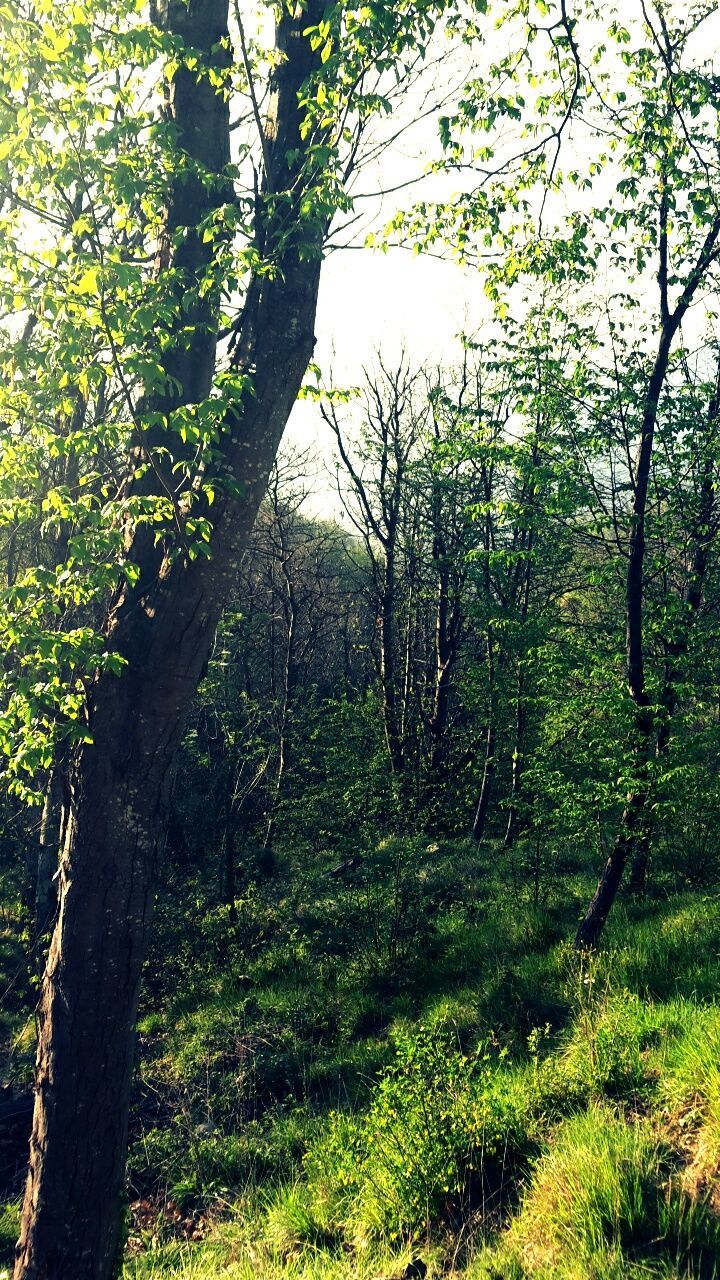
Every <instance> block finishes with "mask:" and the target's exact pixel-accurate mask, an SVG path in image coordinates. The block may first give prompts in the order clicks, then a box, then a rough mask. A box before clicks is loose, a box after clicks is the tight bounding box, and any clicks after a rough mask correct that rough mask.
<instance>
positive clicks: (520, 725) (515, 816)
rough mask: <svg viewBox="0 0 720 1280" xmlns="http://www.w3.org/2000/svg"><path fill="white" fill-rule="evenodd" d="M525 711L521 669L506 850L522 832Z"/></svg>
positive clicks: (516, 706) (520, 671)
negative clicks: (521, 804)
mask: <svg viewBox="0 0 720 1280" xmlns="http://www.w3.org/2000/svg"><path fill="white" fill-rule="evenodd" d="M526 724H527V710H526V707H525V681H524V679H523V669H522V667H520V669H519V670H518V682H517V700H516V703H515V747H514V750H513V756H512V778H511V781H510V808H509V810H508V820H507V827H506V828H505V840H504V842H503V844H504V847H505V848H506V849H511V848H512V846H513V845H514V843H515V841H516V839H517V837H518V835H519V834H520V832H521V830H522V826H523V824H522V822H521V819H520V813H519V805H520V802H521V798H522V779H523V752H524V749H525V730H526Z"/></svg>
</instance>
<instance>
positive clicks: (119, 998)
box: [14, 0, 322, 1280]
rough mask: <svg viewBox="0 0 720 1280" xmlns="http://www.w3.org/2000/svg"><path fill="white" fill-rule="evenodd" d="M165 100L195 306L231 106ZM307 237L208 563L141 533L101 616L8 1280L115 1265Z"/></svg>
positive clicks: (289, 45) (301, 345)
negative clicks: (170, 874) (167, 888)
mask: <svg viewBox="0 0 720 1280" xmlns="http://www.w3.org/2000/svg"><path fill="white" fill-rule="evenodd" d="M318 14H321V10H320V8H319V6H316V5H315V4H311V5H310V6H309V7H308V8H306V9H305V10H304V11H303V12H302V13H300V12H298V13H297V14H296V15H294V16H291V15H288V14H287V13H285V15H284V16H283V17H282V19H281V20H280V24H279V27H278V44H279V46H280V49H281V52H282V54H283V55H284V56H283V57H282V58H281V59H280V60H279V62H278V66H277V68H276V71H275V74H274V82H273V85H272V95H271V113H272V120H271V128H269V130H268V137H267V139H266V147H267V149H268V150H269V151H270V153H271V156H272V158H273V160H274V162H275V166H276V171H275V173H274V174H273V179H274V182H273V187H274V190H284V191H292V190H293V189H297V188H298V187H300V186H301V182H300V181H298V177H299V173H300V171H299V169H296V171H295V172H293V171H292V169H291V166H292V165H295V166H298V165H300V164H301V159H300V160H298V158H297V157H298V156H300V157H302V140H301V138H300V134H299V125H300V120H301V115H300V107H299V103H298V90H299V89H300V87H301V85H302V84H303V82H304V81H305V80H306V78H307V76H308V74H309V72H310V71H311V70H312V67H313V65H314V55H313V54H311V52H310V48H309V43H308V42H307V40H304V39H303V38H302V35H301V33H302V30H303V29H304V28H305V27H306V26H307V25H309V24H310V23H312V21H313V20H314V21H317V20H318V17H317V15H318ZM169 22H170V25H171V27H172V28H173V29H174V30H175V32H176V33H177V34H179V35H180V36H182V37H183V38H184V40H185V42H186V43H187V44H188V45H191V46H192V47H193V49H195V50H197V51H199V54H200V56H201V58H202V59H203V61H205V62H206V63H213V62H214V63H215V64H216V65H217V60H221V61H222V60H225V59H227V58H228V57H229V51H228V45H227V0H205V2H204V3H200V0H190V3H189V4H185V3H179V0H178V3H171V4H170V7H169ZM170 107H171V112H172V114H173V118H174V122H175V125H176V129H177V135H178V141H179V146H180V147H181V148H182V149H183V150H185V151H186V152H187V153H189V155H190V156H191V157H192V158H193V159H194V160H196V161H197V162H198V164H199V165H201V166H202V169H203V170H204V171H206V172H207V171H210V172H211V173H214V174H216V175H217V182H216V183H213V182H208V181H199V180H197V179H196V178H193V176H192V172H191V175H190V177H189V178H188V177H186V178H185V179H184V180H182V183H181V182H180V181H179V183H178V189H176V190H175V191H174V192H172V193H171V198H170V204H169V208H170V215H169V221H170V225H171V226H173V225H174V226H178V225H181V224H183V223H184V224H185V225H186V226H187V228H188V230H187V235H186V236H185V237H184V240H183V243H182V245H181V247H180V248H179V249H178V250H177V255H178V258H179V259H180V261H179V262H178V260H177V259H175V260H174V261H173V265H174V266H175V267H176V268H179V270H180V271H181V273H182V278H183V283H184V286H185V288H186V289H187V291H188V295H189V296H190V297H193V288H192V286H193V282H198V281H199V280H201V279H203V277H204V274H205V272H206V270H207V267H208V264H209V262H210V257H209V255H210V254H211V253H212V246H211V245H206V244H205V243H204V242H203V239H202V236H201V234H199V233H198V231H197V228H198V226H199V224H200V222H201V221H202V219H203V218H204V217H206V216H207V215H208V214H209V213H211V212H212V209H213V208H214V207H216V205H217V204H219V203H224V201H225V199H226V195H227V188H226V186H223V171H224V168H225V165H226V164H227V163H228V161H229V156H230V151H229V131H228V106H227V100H226V98H225V95H224V94H222V93H218V92H217V91H216V90H215V89H214V88H213V87H212V85H211V84H210V81H209V78H208V77H205V76H202V77H200V78H198V76H197V73H196V72H190V71H188V70H185V69H182V68H181V70H180V71H179V72H178V73H177V75H176V77H175V80H174V82H173V85H172V86H171V95H170ZM313 234H314V235H316V237H318V242H317V243H315V244H314V245H312V246H310V251H308V236H309V235H310V233H309V232H308V231H307V230H306V231H305V241H304V244H303V245H302V246H299V244H298V240H297V239H293V237H292V236H290V237H287V236H286V238H285V239H284V240H283V242H282V250H281V257H280V260H279V270H278V272H277V274H276V275H274V276H273V277H272V278H271V279H269V278H268V277H267V276H265V277H262V278H257V279H253V280H252V281H251V282H250V284H249V290H248V302H247V305H246V308H245V313H244V316H243V321H242V325H241V328H240V331H239V337H238V343H237V349H236V352H237V353H236V363H237V364H238V365H239V366H240V367H241V369H245V370H247V371H248V372H250V371H251V372H252V382H253V394H252V396H246V397H245V398H244V399H243V401H242V402H241V403H240V404H239V405H238V406H237V407H236V409H235V411H234V412H233V413H231V414H230V415H229V421H228V429H227V433H226V436H225V437H224V439H223V445H224V452H223V458H222V464H223V466H224V468H225V469H226V471H227V470H230V472H231V473H232V475H233V477H234V479H235V480H236V482H237V489H234V490H233V492H234V493H235V492H237V493H239V494H240V496H233V497H231V496H227V497H224V498H218V500H217V501H216V504H215V506H213V508H212V518H213V533H212V558H211V559H209V560H206V559H204V558H198V559H195V560H192V559H186V558H184V557H182V556H180V555H177V554H176V553H175V549H174V548H168V547H167V546H165V547H163V546H162V545H159V546H155V545H154V538H152V537H148V536H147V535H145V534H143V533H142V532H139V533H138V534H137V535H136V537H135V539H134V543H133V546H132V547H131V548H130V558H131V559H133V560H134V561H135V563H136V564H138V566H139V568H140V579H139V582H138V583H137V584H136V585H135V586H134V587H129V586H125V587H123V588H122V589H121V590H119V592H118V594H117V597H116V599H115V601H114V603H113V606H112V609H111V611H110V614H109V618H108V623H107V628H106V644H107V646H108V647H109V648H110V649H111V650H112V651H114V652H116V653H118V654H120V655H122V657H123V658H124V659H125V661H126V664H127V665H126V668H125V670H124V673H123V675H122V676H121V677H120V678H117V677H114V676H111V675H103V676H101V677H99V678H98V679H97V680H96V681H95V683H94V684H93V686H92V687H91V689H90V691H89V693H88V698H87V707H86V716H87V723H88V728H89V730H90V733H91V735H92V742H91V743H90V744H89V745H84V746H83V747H82V748H81V749H79V751H78V752H77V754H76V756H75V758H74V760H73V761H72V764H71V768H70V776H69V785H70V812H69V816H68V821H67V827H66V833H65V840H64V848H63V855H62V861H61V872H60V894H59V898H60V905H59V916H58V921H57V924H56V927H55V931H54V934H53V938H52V943H51V947H50V955H49V959H48V966H47V971H46V976H45V979H44V982H43V987H42V993H41V997H40V1004H39V1011H38V1031H39V1045H38V1058H37V1069H36V1098H35V1113H34V1121H33V1134H32V1139H31V1150H30V1170H29V1176H28V1183H27V1188H26V1194H25V1202H24V1207H23V1214H22V1224H21V1235H20V1241H19V1243H18V1248H17V1255H16V1266H15V1272H14V1276H15V1280H110V1278H111V1277H112V1276H114V1275H115V1274H117V1271H118V1269H119V1265H120V1249H121V1220H122V1197H123V1178H124V1162H125V1153H126V1144H127V1123H128V1104H129V1095H130V1085H131V1073H132V1061H133V1027H134V1021H135V1014H136V1008H137V999H138V987H139V981H140V973H141V968H142V964H143V959H144V955H145V950H146V942H147V935H148V927H149V923H150V916H151V910H152V901H153V892H154V885H155V877H156V869H157V862H158V856H159V852H160V847H161V843H162V837H163V830H164V821H165V811H166V806H167V802H168V798H169V791H170V785H171V779H172V771H173V762H174V757H175V752H176V749H177V745H178V742H179V740H180V736H181V734H182V730H183V726H184V721H185V716H186V714H187V710H188V707H189V704H190V701H191V698H192V696H193V694H194V692H195V689H196V687H197V684H198V682H199V680H200V678H201V675H202V672H203V668H204V666H205V663H206V660H207V657H208V654H209V651H210V646H211V643H212V638H213V634H214V630H215V626H216V623H217V620H218V617H219V615H220V612H221V609H222V605H223V602H224V600H225V599H227V598H228V597H229V595H230V593H231V589H232V586H233V584H234V578H235V573H236V570H237V566H238V562H239V557H240V555H241V553H242V550H243V547H244V545H245V543H246V541H247V538H248V535H249V532H250V529H251V527H252V524H253V521H254V518H255V514H256V511H257V507H258V504H259V502H260V498H261V496H262V493H263V490H264V488H265V484H266V481H267V476H268V473H269V470H270V467H271V464H272V461H273V458H274V454H275V451H276V448H277V445H278V443H279V440H280V437H281V435H282V432H283V429H284V427H285V424H286V421H287V418H288V416H289V413H290V410H291V408H292V405H293V403H294V400H295V398H296V395H297V392H298V390H299V387H300V383H301V380H302V377H303V374H304V372H305V369H306V366H307V362H308V360H309V358H310V355H311V353H312V348H313V343H314V337H313V329H314V318H315V308H316V300H317V287H318V281H319V272H320V243H319V241H320V239H321V237H322V230H321V229H320V228H318V229H317V230H316V231H315V232H314V233H313ZM301 250H302V251H301ZM201 309H202V310H203V312H204V314H203V315H202V316H198V314H197V311H200V310H201ZM197 311H196V313H195V314H194V315H193V321H194V327H193V331H192V336H191V337H190V339H187V337H185V338H183V339H180V338H179V340H178V344H177V347H176V350H175V351H174V352H172V353H171V355H170V357H169V360H168V364H170V363H172V364H173V366H174V370H175V372H174V374H173V376H174V377H177V380H178V383H179V385H180V386H181V388H182V390H181V392H179V393H178V395H177V398H176V400H175V404H181V403H191V402H193V401H196V400H200V399H203V398H204V397H205V396H207V394H208V393H209V390H210V387H211V384H212V378H213V373H214V365H215V353H216V344H217V317H216V316H212V315H209V314H208V313H207V310H206V309H205V306H204V304H203V305H202V308H201V306H200V305H198V308H197ZM186 326H187V315H185V316H184V317H183V321H182V327H183V328H185V330H186ZM186 332H187V330H186ZM151 407H155V406H151ZM146 483H147V480H146Z"/></svg>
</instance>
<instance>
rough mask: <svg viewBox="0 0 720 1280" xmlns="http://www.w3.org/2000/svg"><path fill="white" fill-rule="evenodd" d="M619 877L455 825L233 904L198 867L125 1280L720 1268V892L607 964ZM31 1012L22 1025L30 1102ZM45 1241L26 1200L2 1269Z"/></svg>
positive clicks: (9, 1222)
mask: <svg viewBox="0 0 720 1280" xmlns="http://www.w3.org/2000/svg"><path fill="white" fill-rule="evenodd" d="M353 863H354V864H355V865H353ZM658 879H660V877H658ZM590 883H591V882H590V879H589V877H588V875H587V873H586V872H584V871H583V869H582V867H578V866H577V865H574V863H573V860H572V859H571V858H566V859H564V860H563V858H562V857H560V856H559V855H553V858H552V859H551V860H550V862H549V863H547V864H546V863H545V862H544V861H543V860H538V859H537V851H536V850H533V849H530V848H524V847H523V846H522V845H521V846H520V847H518V848H517V849H515V850H514V851H513V852H512V853H501V852H500V851H499V850H498V849H495V848H492V847H489V846H488V847H484V848H483V849H480V850H472V849H470V848H469V847H468V845H467V843H465V842H434V841H430V840H428V839H427V838H426V839H420V840H418V839H400V838H397V839H389V840H386V841H384V842H382V843H381V844H380V846H379V848H377V849H367V850H364V851H363V856H362V858H361V860H359V861H357V862H356V860H355V859H353V860H352V863H351V862H348V863H347V864H346V865H343V864H340V865H339V866H338V865H337V862H334V861H333V860H332V858H331V857H330V855H329V854H324V853H322V852H317V851H312V850H304V851H301V852H299V853H296V854H295V856H294V857H292V858H290V857H288V858H285V859H283V858H279V859H278V863H277V866H276V868H275V871H274V873H273V874H272V875H269V876H266V877H264V878H262V879H260V880H258V881H257V882H256V883H254V884H248V886H247V888H246V889H245V890H244V891H243V893H242V896H241V897H240V898H239V899H238V900H237V903H236V910H235V912H234V913H232V912H230V910H229V909H228V908H227V907H218V906H212V905H211V904H210V902H209V900H208V897H207V888H206V887H205V886H203V884H202V883H201V881H200V879H199V878H198V881H197V884H195V883H194V882H193V879H192V875H191V874H190V873H189V872H185V873H184V874H183V876H180V875H179V873H177V872H176V873H174V876H173V878H172V879H171V881H170V882H169V883H168V884H167V885H166V886H165V890H164V892H163V895H162V898H161V903H160V906H159V911H158V920H157V928H156V933H155V941H154V945H153V954H152V955H151V957H150V960H149V964H148V978H147V982H146V988H145V993H144V998H143V1009H142V1017H141V1022H140V1030H139V1049H140V1069H139V1078H138V1084H137V1088H136V1093H135V1100H134V1105H133V1116H132V1144H131V1155H130V1187H131V1190H130V1199H129V1211H128V1242H127V1260H126V1266H125V1277H126V1280H170V1278H171V1277H174V1278H176V1280H211V1278H214V1277H227V1280H250V1277H253V1280H255V1278H256V1277H262V1278H265V1277H266V1278H267V1280H351V1278H352V1280H372V1278H374V1277H388V1278H390V1277H393V1278H395V1277H397V1278H398V1280H399V1278H400V1277H403V1276H405V1277H407V1280H416V1278H420V1280H422V1277H423V1276H425V1275H427V1280H432V1278H433V1277H439V1276H455V1277H458V1278H459V1277H463V1280H480V1278H481V1277H483V1278H486V1280H491V1278H494V1280H513V1278H514V1280H521V1278H528V1280H530V1278H532V1280H550V1278H551V1277H553V1278H554V1277H558V1280H626V1278H627V1280H632V1278H636V1280H639V1278H640V1277H656V1278H661V1277H662V1278H663V1280H670V1278H671V1277H674V1278H676V1280H713V1278H714V1277H717V1276H720V1007H719V1006H718V1005H717V1004H716V1003H715V1001H716V997H717V992H718V984H719V980H720V901H719V900H718V897H717V895H716V893H715V892H714V891H711V890H710V889H709V888H705V889H687V888H684V889H678V888H677V887H671V883H670V877H669V876H668V878H667V883H665V884H664V885H658V884H656V887H655V890H654V892H653V895H652V896H650V897H649V898H646V899H644V900H643V901H642V902H633V901H631V900H630V899H629V898H627V897H626V898H625V899H624V900H623V901H622V902H620V903H619V904H618V906H617V908H616V910H615V912H614V915H613V917H612V919H611V922H610V924H609V926H608V929H607V932H606V936H605V938H604V945H603V950H602V952H601V953H600V954H599V955H598V956H597V957H596V958H595V959H593V960H592V961H590V962H588V961H587V960H581V959H580V958H579V957H578V956H577V955H576V954H575V953H574V952H573V951H572V948H571V946H570V945H569V940H570V939H571V938H572V935H573V928H574V924H575V922H576V921H577V918H578V915H579V912H580V910H581V907H582V905H583V903H584V902H585V901H586V900H587V896H588V892H589V889H590ZM0 925H2V931H1V932H2V936H1V937H0V956H1V957H2V962H3V969H4V971H5V974H6V975H11V973H12V971H13V964H14V963H15V961H16V959H17V955H16V950H15V949H16V948H17V947H18V946H19V941H18V938H17V936H16V934H17V930H16V928H15V925H14V918H13V915H12V912H8V913H7V914H6V916H5V917H4V919H3V921H0ZM14 929H15V932H14ZM178 939H179V942H178ZM6 985H7V983H6V981H4V982H3V988H5V986H6ZM30 999H31V988H30V987H29V986H28V987H27V989H26V990H25V992H24V993H23V990H22V983H20V984H19V985H18V986H17V987H16V988H15V995H14V997H13V1000H10V1001H9V1002H7V1003H6V1006H5V1012H4V1014H3V1018H4V1021H5V1028H4V1029H5V1030H6V1031H7V1032H8V1034H9V1036H10V1038H11V1040H12V1046H13V1047H12V1052H11V1054H10V1057H9V1059H8V1063H9V1066H8V1070H7V1072H6V1075H8V1076H10V1077H12V1079H13V1081H14V1087H15V1088H16V1089H17V1088H18V1087H19V1086H20V1085H21V1084H22V1082H23V1081H25V1082H27V1081H28V1080H29V1078H30V1071H31V1056H32V1030H31V1028H32V1018H31V1017H30V1019H29V1021H28V1016H29V1015H28V1001H29V1000H30ZM13 1001H14V1003H13ZM13 1200H14V1197H13ZM16 1226H17V1206H16V1203H14V1202H9V1203H8V1206H7V1208H6V1210H5V1213H4V1215H0V1246H2V1247H3V1248H4V1249H5V1259H0V1268H1V1267H2V1262H3V1260H7V1261H8V1263H9V1250H10V1248H11V1244H12V1240H13V1238H14V1234H15V1230H16ZM2 1274H3V1273H2V1270H1V1269H0V1275H2Z"/></svg>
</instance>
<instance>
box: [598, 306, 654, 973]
mask: <svg viewBox="0 0 720 1280" xmlns="http://www.w3.org/2000/svg"><path fill="white" fill-rule="evenodd" d="M671 337H672V335H671V334H669V333H668V332H666V331H663V334H662V337H661V341H660V347H659V350H658V354H657V357H656V360H655V365H654V368H653V372H652V376H651V378H650V382H649V386H648V391H647V395H646V397H645V405H644V410H643V422H642V434H641V437H640V446H639V449H638V455H637V463H636V466H635V490H634V494H633V510H632V518H631V522H630V530H629V533H628V568H627V577H626V583H625V638H626V670H627V683H628V690H629V693H630V697H631V698H632V701H633V704H634V725H633V728H634V739H633V744H632V753H633V772H634V779H635V781H634V786H633V789H632V791H631V793H630V794H629V795H628V798H627V801H626V804H625V808H624V810H623V815H622V819H621V823H620V831H619V833H618V836H617V839H616V840H615V843H614V845H613V848H612V850H611V852H610V855H609V857H608V859H607V862H606V863H605V866H604V868H603V872H602V875H601V876H600V880H599V882H598V886H597V889H596V890H595V894H594V896H593V898H592V900H591V902H590V905H589V906H588V909H587V911H586V913H585V916H584V918H583V920H582V922H581V924H580V927H579V929H578V931H577V934H576V936H575V946H576V947H577V948H579V949H583V948H585V949H587V948H592V947H594V946H595V945H596V944H597V941H598V938H599V937H600V934H601V932H602V930H603V928H604V925H605V921H606V920H607V917H608V913H609V911H610V908H611V907H612V904H613V902H614V901H615V896H616V894H617V891H618V889H619V887H620V882H621V880H622V877H623V872H624V870H625V865H626V863H627V861H628V858H629V857H633V856H635V853H636V850H637V849H638V847H640V846H642V848H643V849H644V847H645V844H646V842H647V838H648V832H647V816H648V815H647V800H648V787H649V779H648V769H649V758H650V749H651V740H652V732H653V716H652V712H651V709H650V705H649V699H648V695H647V690H646V688H645V662H644V652H643V606H644V573H645V512H646V507H647V494H648V485H649V482H650V467H651V462H652V450H653V441H654V436H655V424H656V421H657V412H658V401H659V399H660V392H661V390H662V386H663V383H664V381H665V374H666V372H667V366H668V359H669V355H670V342H671Z"/></svg>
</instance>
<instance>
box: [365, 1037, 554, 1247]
mask: <svg viewBox="0 0 720 1280" xmlns="http://www.w3.org/2000/svg"><path fill="white" fill-rule="evenodd" d="M503 1065H504V1064H503V1063H502V1062H501V1063H498V1061H497V1055H492V1054H491V1053H490V1052H489V1051H488V1049H487V1048H486V1047H485V1046H480V1047H479V1048H477V1049H476V1050H475V1051H474V1052H471V1053H467V1054H465V1053H462V1052H461V1051H460V1049H459V1048H458V1046H457V1042H456V1041H453V1037H452V1035H451V1033H450V1032H448V1031H447V1030H436V1031H432V1032H431V1031H428V1030H426V1029H424V1028H420V1030H419V1031H418V1032H417V1033H415V1034H411V1033H409V1032H400V1033H398V1034H397V1042H396V1058H395V1061H394V1063H393V1064H392V1065H391V1066H390V1067H389V1068H387V1069H386V1071H385V1072H384V1074H383V1076H382V1077H381V1079H380V1081H379V1084H378V1086H377V1088H376V1090H375V1093H374V1096H373V1099H372V1103H371V1106H370V1108H369V1110H368V1112H367V1114H366V1115H365V1117H364V1118H363V1120H362V1122H361V1124H360V1125H359V1127H358V1128H357V1129H356V1131H355V1133H354V1134H349V1133H347V1132H346V1133H345V1134H343V1135H342V1141H343V1142H344V1145H345V1150H346V1151H348V1152H351V1157H350V1158H351V1159H352V1161H354V1163H355V1166H356V1168H357V1173H356V1174H347V1175H346V1177H347V1178H348V1181H349V1182H350V1183H351V1184H353V1185H354V1186H356V1187H357V1197H356V1200H355V1218H356V1227H357V1229H358V1230H359V1231H360V1233H361V1234H363V1233H369V1234H383V1233H387V1234H388V1235H390V1236H391V1237H393V1238H396V1237H400V1236H412V1235H413V1234H416V1233H417V1232H419V1231H421V1230H427V1229H428V1228H429V1226H430V1225H431V1224H432V1223H433V1222H437V1221H438V1220H439V1219H440V1218H442V1217H447V1216H448V1215H449V1214H452V1213H453V1211H454V1210H456V1209H457V1208H458V1207H459V1206H460V1205H461V1204H463V1203H466V1204H467V1203H468V1202H469V1200H470V1199H471V1197H472V1195H473V1191H474V1189H475V1188H476V1187H477V1186H478V1185H479V1184H480V1183H483V1184H485V1183H487V1182H488V1181H491V1182H494V1181H495V1180H496V1179H500V1178H502V1176H503V1171H504V1170H505V1168H506V1165H507V1164H508V1156H509V1155H512V1154H513V1153H516V1152H518V1151H519V1150H520V1149H521V1148H523V1147H525V1146H526V1145H527V1143H528V1127H529V1123H530V1122H529V1116H528V1094H527V1092H526V1090H525V1089H524V1087H523V1080H524V1077H523V1076H522V1075H520V1074H513V1073H512V1072H510V1071H508V1070H504V1069H503ZM348 1158H349V1157H346V1160H347V1159H348Z"/></svg>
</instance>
